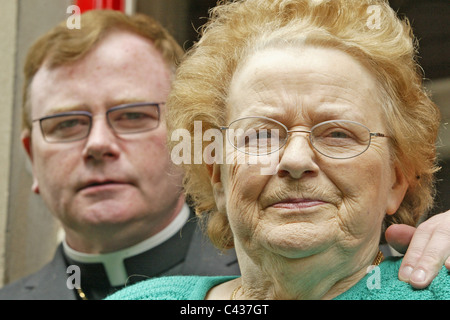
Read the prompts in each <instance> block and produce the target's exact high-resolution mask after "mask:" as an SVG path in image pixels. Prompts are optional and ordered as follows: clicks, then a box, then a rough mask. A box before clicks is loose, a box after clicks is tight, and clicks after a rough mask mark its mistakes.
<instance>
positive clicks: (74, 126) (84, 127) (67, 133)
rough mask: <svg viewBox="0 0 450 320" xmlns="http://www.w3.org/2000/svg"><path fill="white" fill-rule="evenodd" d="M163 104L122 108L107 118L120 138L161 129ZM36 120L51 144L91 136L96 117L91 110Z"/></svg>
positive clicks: (113, 109)
mask: <svg viewBox="0 0 450 320" xmlns="http://www.w3.org/2000/svg"><path fill="white" fill-rule="evenodd" d="M160 104H163V103H149V102H141V103H131V104H123V105H119V106H116V107H113V108H111V109H109V110H108V111H107V112H106V119H107V121H108V124H109V126H110V127H111V129H112V130H113V131H114V132H115V133H117V134H119V135H121V134H131V133H139V132H145V131H150V130H153V129H156V128H158V126H159V119H160V108H159V105H160ZM36 121H39V123H40V126H41V131H42V135H43V136H44V139H45V140H46V141H47V142H50V143H57V142H72V141H77V140H81V139H84V138H86V137H87V136H88V135H89V132H90V131H91V127H92V114H91V113H90V112H87V111H70V112H63V113H57V114H53V115H50V116H45V117H42V118H39V119H35V120H33V122H36Z"/></svg>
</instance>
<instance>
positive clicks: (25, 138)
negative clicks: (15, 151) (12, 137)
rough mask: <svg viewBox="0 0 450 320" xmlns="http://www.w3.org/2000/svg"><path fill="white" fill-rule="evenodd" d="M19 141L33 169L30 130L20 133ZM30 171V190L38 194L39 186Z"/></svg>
mask: <svg viewBox="0 0 450 320" xmlns="http://www.w3.org/2000/svg"><path fill="white" fill-rule="evenodd" d="M21 140H22V146H23V148H24V149H25V151H26V153H27V155H28V158H29V159H30V163H31V166H32V167H33V150H32V147H31V132H30V130H28V129H25V130H23V131H22V134H21ZM32 171H33V185H32V186H31V190H32V191H33V192H34V193H36V194H39V184H38V181H37V179H36V176H35V174H34V170H32Z"/></svg>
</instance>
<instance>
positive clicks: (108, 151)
mask: <svg viewBox="0 0 450 320" xmlns="http://www.w3.org/2000/svg"><path fill="white" fill-rule="evenodd" d="M119 154H120V152H119V146H118V145H117V136H116V134H115V133H114V131H113V130H112V128H111V127H110V126H109V124H108V122H107V120H106V117H95V118H93V119H92V125H91V130H90V132H89V135H88V137H87V138H86V145H85V147H84V150H83V157H84V158H85V159H86V160H89V159H93V160H107V159H113V158H116V157H118V156H119Z"/></svg>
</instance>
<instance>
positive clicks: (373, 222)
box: [111, 0, 450, 299]
mask: <svg viewBox="0 0 450 320" xmlns="http://www.w3.org/2000/svg"><path fill="white" fill-rule="evenodd" d="M414 53H415V48H414V43H413V41H412V38H411V29H410V27H409V25H408V24H407V23H406V22H402V21H400V20H399V19H397V17H396V15H395V13H394V12H393V10H392V9H390V7H389V6H388V4H387V2H385V1H369V0H355V1H349V0H341V1H340V0H332V1H319V0H316V1H313V0H309V1H307V0H270V1H268V0H246V1H236V2H232V3H225V4H223V5H219V6H218V7H216V8H215V9H214V10H213V11H212V18H211V21H210V22H209V23H208V24H207V25H206V26H205V28H204V30H203V36H202V38H201V40H200V41H199V43H198V44H197V45H196V46H195V48H194V49H193V50H192V51H191V52H190V53H189V54H188V56H187V57H186V59H185V61H184V62H183V64H182V65H181V67H180V68H179V70H178V73H177V79H176V81H175V83H174V88H173V91H172V94H171V97H170V99H169V102H168V104H169V116H168V124H169V128H170V129H171V132H172V134H175V136H176V135H177V133H179V132H180V129H181V130H184V131H182V132H186V130H188V132H190V134H191V138H192V139H191V141H190V142H189V143H190V144H192V145H191V147H192V148H190V149H191V150H193V151H194V154H193V156H192V159H189V160H190V161H184V169H185V172H186V180H185V187H186V192H187V193H188V194H189V195H190V196H191V197H192V199H193V200H194V202H195V204H196V205H197V209H198V212H199V214H201V215H202V216H203V217H204V218H205V223H206V225H207V230H208V234H209V236H210V238H211V240H212V241H213V242H214V244H215V245H216V246H218V247H219V248H223V249H226V248H231V247H235V249H236V253H237V256H238V260H239V264H240V268H241V273H242V276H241V277H238V278H237V277H233V278H229V277H172V278H160V279H155V280H150V281H144V282H142V283H140V284H138V285H137V287H136V286H132V287H130V288H128V289H126V290H124V291H122V292H119V293H118V294H117V295H116V296H112V297H111V298H113V299H115V298H150V299H203V298H206V299H230V298H231V299H332V298H338V299H353V298H360V299H392V298H401V299H427V298H430V299H435V298H446V299H449V298H450V289H449V288H450V276H449V274H448V273H447V271H446V270H445V268H443V269H442V271H441V272H440V273H439V275H438V276H437V278H436V280H434V281H433V283H432V284H431V285H430V286H429V287H428V288H427V289H424V290H413V289H412V288H411V287H410V286H409V285H408V284H406V283H404V282H401V281H399V280H398V279H397V272H398V267H399V265H400V263H401V260H398V259H392V258H389V259H385V261H384V262H382V263H381V264H380V265H379V269H377V270H378V272H379V274H378V275H379V276H380V279H381V281H382V282H381V286H379V287H377V289H378V290H374V289H373V286H371V285H369V282H370V281H369V280H373V279H370V277H376V273H374V274H372V273H369V274H367V272H368V267H369V266H371V265H378V264H379V263H380V261H381V260H382V259H383V258H382V255H381V253H380V251H379V243H380V238H381V234H382V230H383V229H384V228H386V227H387V226H389V225H391V224H393V223H405V224H410V225H415V224H416V223H417V221H418V219H419V218H420V216H421V214H423V213H424V212H426V211H427V210H428V209H429V208H430V207H431V206H432V200H433V197H432V195H433V174H434V172H435V170H436V168H435V166H434V163H435V147H434V143H435V140H436V137H437V132H438V126H439V120H440V119H439V111H438V109H437V108H436V106H435V105H434V104H433V103H432V102H431V100H430V99H429V97H428V96H427V94H426V93H425V91H424V89H423V87H422V84H421V76H420V74H419V73H418V70H419V68H418V66H417V65H416V63H415V55H414ZM199 124H200V126H199ZM200 127H201V130H199V128H200ZM222 133H223V138H222ZM199 135H200V143H202V142H203V145H200V146H198V142H199V138H198V137H199ZM169 137H172V138H173V137H174V135H171V136H169ZM172 140H176V139H172ZM179 143H180V142H179V141H178V140H176V141H172V146H171V147H172V150H173V151H174V150H175V151H179V149H178V147H179ZM195 152H197V154H195ZM175 155H176V152H175V153H174V152H173V153H172V157H174V156H175ZM199 155H200V156H201V157H202V159H203V161H202V163H201V164H199V162H198V161H195V160H196V159H197V160H198V156H199ZM192 163H194V164H192ZM375 285H376V284H375Z"/></svg>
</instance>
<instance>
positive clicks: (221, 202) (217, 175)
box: [206, 163, 226, 213]
mask: <svg viewBox="0 0 450 320" xmlns="http://www.w3.org/2000/svg"><path fill="white" fill-rule="evenodd" d="M206 166H207V168H208V173H209V177H210V179H211V185H212V187H213V192H214V199H215V200H216V206H217V210H219V212H220V213H226V200H225V192H224V189H223V184H222V179H221V169H220V165H219V164H216V163H214V164H208V165H206Z"/></svg>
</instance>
